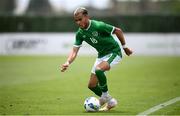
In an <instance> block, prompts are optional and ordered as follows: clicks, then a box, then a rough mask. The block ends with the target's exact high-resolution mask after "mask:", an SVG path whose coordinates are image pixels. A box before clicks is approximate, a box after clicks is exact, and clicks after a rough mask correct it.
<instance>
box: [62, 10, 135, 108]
mask: <svg viewBox="0 0 180 116" xmlns="http://www.w3.org/2000/svg"><path fill="white" fill-rule="evenodd" d="M74 20H75V22H76V24H77V25H78V26H79V29H78V31H77V32H76V38H75V43H74V46H73V48H72V51H71V52H70V54H69V56H68V58H67V61H66V62H65V63H64V64H63V65H62V67H61V71H62V72H64V71H65V70H66V69H67V68H68V67H69V65H70V64H71V63H72V62H73V61H74V60H75V58H76V56H77V53H78V51H79V48H80V47H81V45H82V42H83V41H85V42H87V43H88V44H90V45H91V46H92V47H94V48H95V49H96V50H97V52H98V57H97V59H96V61H95V63H94V66H93V67H92V71H91V76H90V80H89V84H88V88H89V89H90V90H92V91H93V92H94V93H95V94H96V95H98V96H99V97H100V98H99V101H100V104H101V106H103V105H104V104H106V105H105V106H104V107H102V108H101V110H103V111H106V110H110V109H111V108H113V107H115V106H116V105H117V100H116V99H114V98H112V97H111V95H110V94H109V93H108V85H107V79H106V75H105V71H109V70H110V69H111V67H112V66H114V65H116V64H118V63H119V62H120V61H121V59H122V53H121V49H120V46H119V44H118V42H117V41H116V40H115V39H114V38H113V36H112V34H115V35H116V36H117V38H118V39H119V41H120V43H121V45H122V48H123V50H124V52H125V53H126V55H128V56H129V55H131V54H132V50H131V49H129V48H128V47H127V46H126V42H125V39H124V36H123V32H122V30H121V29H120V28H118V27H114V26H112V25H109V24H106V23H104V22H101V21H96V20H91V19H90V18H89V16H88V11H87V9H86V8H84V7H79V8H77V9H76V10H75V11H74Z"/></svg>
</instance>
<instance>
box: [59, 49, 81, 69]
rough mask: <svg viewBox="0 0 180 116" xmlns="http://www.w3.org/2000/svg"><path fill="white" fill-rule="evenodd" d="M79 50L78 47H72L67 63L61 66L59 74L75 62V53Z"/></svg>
mask: <svg viewBox="0 0 180 116" xmlns="http://www.w3.org/2000/svg"><path fill="white" fill-rule="evenodd" d="M79 48H80V47H75V46H74V47H73V49H72V50H71V52H70V54H69V56H68V58H67V61H66V62H65V63H64V64H63V65H62V66H61V72H64V71H65V70H66V69H67V68H68V67H69V65H70V64H71V63H72V62H73V61H74V60H75V58H76V56H77V53H78V51H79Z"/></svg>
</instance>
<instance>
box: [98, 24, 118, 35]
mask: <svg viewBox="0 0 180 116" xmlns="http://www.w3.org/2000/svg"><path fill="white" fill-rule="evenodd" d="M99 28H100V30H101V31H103V32H106V33H108V34H113V31H114V29H115V27H114V26H112V25H109V24H106V23H104V22H101V23H100V25H99Z"/></svg>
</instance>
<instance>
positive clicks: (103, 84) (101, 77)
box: [95, 61, 112, 105]
mask: <svg viewBox="0 0 180 116" xmlns="http://www.w3.org/2000/svg"><path fill="white" fill-rule="evenodd" d="M109 69H110V65H109V63H108V62H107V61H102V62H101V63H100V64H98V65H97V66H96V68H95V73H96V76H97V79H98V81H99V86H100V89H101V91H102V95H101V97H100V99H99V100H100V104H101V105H104V104H105V103H107V102H108V101H110V99H111V98H112V97H111V96H110V95H109V94H108V86H107V78H106V75H105V73H104V72H105V71H107V70H109Z"/></svg>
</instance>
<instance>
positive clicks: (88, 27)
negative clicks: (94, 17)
mask: <svg viewBox="0 0 180 116" xmlns="http://www.w3.org/2000/svg"><path fill="white" fill-rule="evenodd" d="M90 26H91V20H89V25H88V27H87V28H86V29H85V30H86V31H87V30H88V29H89V28H90Z"/></svg>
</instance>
